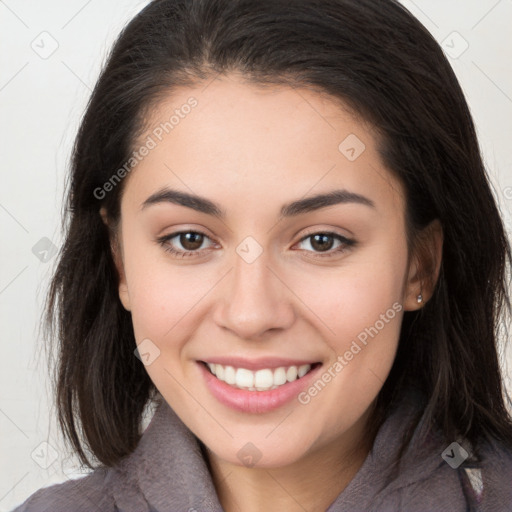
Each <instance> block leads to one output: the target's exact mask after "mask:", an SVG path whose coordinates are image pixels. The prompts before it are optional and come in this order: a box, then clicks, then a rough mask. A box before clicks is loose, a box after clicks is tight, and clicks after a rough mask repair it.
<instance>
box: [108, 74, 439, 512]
mask: <svg viewBox="0 0 512 512" xmlns="http://www.w3.org/2000/svg"><path fill="white" fill-rule="evenodd" d="M206 85H208V86H207V87H205V86H206ZM190 96H194V97H195V98H196V99H197V101H198V105H197V106H196V107H195V108H194V109H193V110H192V111H191V113H190V114H189V115H188V116H185V117H184V119H180V122H179V125H177V126H175V128H174V129H173V130H172V131H171V132H170V133H169V135H167V136H166V137H164V138H163V140H162V141H161V142H159V143H158V145H157V146H156V147H155V148H154V149H152V150H151V151H150V152H149V154H148V155H147V156H146V157H145V158H144V159H143V160H142V161H141V162H140V163H139V164H138V165H137V167H136V169H135V170H134V171H132V172H131V174H130V175H129V177H128V178H127V179H126V183H125V188H124V191H123V195H122V201H121V224H120V228H119V231H118V233H117V239H116V241H117V245H116V244H114V247H115V249H114V258H115V261H116V264H117V267H118V270H119V275H120V285H119V296H120V299H121V301H122V303H123V305H124V307H125V308H126V309H127V310H129V311H131V314H132V318H133V327H134V332H135V337H136V340H137V343H140V342H142V340H144V339H147V338H149V339H150V340H151V342H152V343H154V344H155V345H156V346H157V347H158V349H159V350H160V355H159V356H158V357H157V358H156V359H155V360H154V362H152V363H151V364H150V365H149V366H146V369H147V371H148V374H149V376H150V377H151V379H152V381H153V382H154V383H155V385H156V387H157V388H158V389H159V391H160V392H161V394H162V395H163V397H164V398H165V399H166V401H167V402H168V403H169V404H170V406H171V407H172V408H173V409H174V410H175V411H176V413H177V414H178V416H179V417H180V418H181V419H182V421H183V422H184V423H185V424H186V425H187V426H188V428H190V430H191V431H192V432H193V433H194V434H195V435H196V436H197V437H198V438H199V439H200V440H201V441H202V442H203V443H204V444H205V446H206V447H207V451H208V463H209V465H210V471H211V473H212V477H213V480H214V483H215V486H216V489H217V492H218V495H219V498H220V501H221V504H222V506H223V508H224V509H225V510H226V511H227V512H234V511H237V510H244V511H245V512H251V511H262V510H265V511H267V512H268V511H273V510H279V511H282V510H289V511H295V510H308V511H323V510H325V509H326V508H327V507H328V506H329V505H330V504H331V503H332V502H333V501H334V499H335V498H336V497H337V496H338V494H339V493H340V492H341V491H342V490H343V489H344V488H345V487H346V485H348V483H349V482H350V481H351V480H352V478H353V477H354V475H355V474H356V473H357V471H358V469H359V468H360V467H361V465H362V464H363V462H364V459H365V457H366V456H367V454H368V451H369V449H370V448H371V444H372V441H373V439H369V438H368V436H367V435H366V434H365V428H364V427H365V424H366V421H367V419H368V417H369V414H370V412H371V407H372V405H373V404H374V402H375V398H376V396H377V394H378V393H379V391H380V389H381V388H382V385H383V383H384V381H385V380H386V377H387V375H388V373H389V371H390V369H391V366H392V363H393V360H394V357H395V353H396V349H397V345H398V337H399V332H400V325H401V321H402V316H403V313H404V311H410V310H414V309H417V308H419V307H422V305H423V304H424V303H425V302H426V301H427V300H428V299H429V297H430V295H431V290H432V287H431V285H429V282H432V283H434V282H435V280H436V278H437V272H438V270H439V261H440V254H441V244H442V234H441V232H440V229H439V228H438V227H437V228H435V226H434V228H432V227H431V228H429V230H428V231H426V232H425V239H426V243H427V246H428V247H429V248H430V249H432V250H431V251H427V253H428V254H430V256H429V257H419V256H418V255H416V254H415V253H410V251H409V250H408V247H407V243H406V236H405V217H404V212H405V203H404V192H403V188H402V186H401V184H400V183H399V181H398V180H397V179H396V178H395V177H394V175H393V174H392V173H391V172H390V171H389V170H387V169H386V168H385V167H384V165H383V163H382V161H381V158H380V156H379V154H378V152H377V150H376V145H377V142H376V138H375V136H374V133H373V132H372V130H371V127H370V126H368V125H367V124H365V123H363V122H362V121H361V120H360V119H357V118H355V117H354V116H352V115H351V114H350V113H349V112H348V110H347V109H344V108H342V106H341V105H340V104H339V103H336V102H335V101H333V98H330V97H328V96H326V95H321V94H320V93H318V92H314V91H312V90H309V89H306V88H301V89H294V88H291V87H287V86H279V87H272V88H266V89H262V88H261V87H258V86H256V85H252V84H248V83H244V82H243V80H242V79H241V77H240V76H237V75H229V76H224V77H222V78H221V79H216V80H214V81H211V82H210V83H206V82H205V83H201V84H198V85H197V87H190V88H186V89H179V90H174V91H173V92H172V94H169V96H168V97H167V98H165V99H164V100H163V101H161V102H160V103H159V104H158V105H157V106H156V107H155V109H154V110H153V113H152V115H151V118H148V119H147V127H148V130H147V132H146V133H145V134H143V136H142V137H141V140H140V141H138V143H139V142H141V141H143V140H144V138H145V137H147V136H148V134H151V130H152V129H153V128H154V127H155V126H157V125H158V124H159V123H160V122H162V121H165V120H167V119H169V116H170V115H171V114H172V112H173V110H174V109H175V108H179V107H180V106H181V105H183V104H185V103H186V102H187V99H188V98H189V97H190ZM349 134H356V135H357V137H358V138H359V139H360V140H361V141H363V142H364V144H365V146H366V147H365V150H364V151H363V152H362V153H361V154H360V156H359V157H358V158H356V159H355V160H354V161H349V159H347V157H346V156H345V154H343V153H342V152H340V151H339V150H338V146H339V144H340V142H342V141H343V140H344V139H345V138H346V137H347V136H348V135H349ZM134 147H137V145H136V144H135V146H134ZM162 187H169V188H173V189H176V190H180V191H183V192H188V193H194V194H197V195H200V196H202V197H205V198H208V199H209V200H211V201H213V202H215V203H217V204H218V205H219V207H221V208H222V209H223V210H225V212H226V217H225V218H224V219H222V220H221V219H218V218H215V217H214V216H212V215H208V214H206V213H202V212H197V211H195V210H193V209H191V208H188V207H185V206H181V205H177V204H173V203H170V202H166V203H158V204H153V205H151V206H147V207H145V208H142V204H143V203H144V201H145V200H146V199H147V198H148V197H149V196H151V195H152V194H154V193H155V192H156V191H158V190H160V189H161V188H162ZM337 189H346V190H348V191H350V192H353V193H357V194H360V195H362V196H364V197H366V198H368V199H369V200H371V201H372V202H373V204H374V206H373V207H370V206H368V205H364V204H357V203H346V204H336V205H331V206H329V207H326V208H322V209H319V210H316V211H313V212H308V213H305V214H302V215H297V216H294V217H290V218H281V217H280V215H279V212H280V209H281V207H282V205H284V204H286V203H289V202H291V201H295V200H298V199H301V198H304V197H309V196H312V195H316V194H319V193H325V192H329V191H332V190H337ZM102 214H103V215H104V218H105V220H106V221H107V217H106V213H105V212H104V211H103V212H102ZM181 230H189V231H194V230H196V231H197V230H199V231H200V232H203V233H205V234H206V235H207V237H205V238H204V239H203V243H202V244H200V242H199V243H196V247H199V249H194V248H193V244H190V243H189V244H188V245H187V243H186V240H184V239H183V237H182V238H181V241H180V237H175V238H173V239H172V240H168V241H167V246H169V245H172V246H173V247H174V248H175V249H176V250H180V251H185V250H187V249H188V250H190V247H191V246H192V248H193V250H195V251H196V254H195V255H192V256H187V257H183V258H181V257H176V256H173V255H172V254H170V253H169V252H167V251H166V250H165V248H164V246H162V245H161V244H160V243H159V242H158V241H157V238H158V237H161V236H163V235H169V234H172V233H175V232H177V231H181ZM326 231H327V232H334V233H336V234H338V235H341V236H344V237H346V238H349V239H353V240H355V241H356V243H355V245H352V246H347V247H344V250H343V251H341V252H338V253H335V252H334V251H335V249H336V248H338V247H340V246H341V245H342V244H341V243H340V242H339V241H338V240H337V239H336V238H333V239H330V238H329V239H328V240H327V241H328V242H332V248H329V246H327V250H326V251H323V252H322V248H321V247H320V249H319V248H318V246H315V245H314V240H313V239H312V238H305V237H306V235H313V234H315V233H322V232H326ZM248 236H251V237H253V239H255V240H256V241H257V243H258V244H259V245H260V247H261V249H262V251H263V252H262V253H261V255H260V256H259V257H258V258H257V259H256V260H255V261H253V262H252V263H250V264H249V263H247V262H246V261H245V260H244V259H243V258H242V257H240V256H239V254H238V253H237V252H236V248H237V246H238V245H239V244H240V243H241V242H242V240H244V239H245V238H246V237H248ZM327 245H328V244H327ZM315 247H316V248H315ZM326 253H330V254H332V257H325V256H322V255H325V254H326ZM420 292H421V293H422V295H423V304H418V303H417V301H416V297H417V295H418V294H419V293H420ZM393 304H399V305H401V306H402V308H403V309H402V311H400V312H398V313H397V314H396V315H395V317H394V318H393V319H391V320H389V321H388V322H387V323H385V326H384V328H382V329H381V330H380V331H379V333H378V335H377V336H375V337H374V338H373V339H371V341H370V342H369V343H368V344H367V346H365V347H364V349H363V350H361V351H360V352H359V353H358V354H357V355H356V356H354V358H353V359H352V360H351V361H350V362H348V364H347V365H346V366H345V367H344V369H343V371H341V372H339V373H338V374H337V375H336V377H335V378H333V379H332V380H331V382H329V383H328V385H326V386H325V388H324V389H323V390H322V391H321V392H320V393H319V394H318V395H317V396H316V397H314V399H311V401H310V402H309V403H308V404H307V405H303V404H301V403H299V402H298V401H297V400H292V401H291V402H289V403H287V404H285V405H284V406H282V407H280V408H278V409H277V410H274V411H271V412H267V413H261V414H249V413H243V412H238V411H234V410H232V409H230V408H228V407H227V406H225V405H223V404H221V403H220V402H218V401H217V400H216V398H215V397H213V396H212V395H211V394H210V392H209V390H208V388H207V387H206V385H205V383H204V381H203V379H202V378H201V377H202V376H201V374H200V371H199V368H198V365H197V363H196V361H197V360H208V358H211V357H214V356H219V355H236V356H241V357H246V358H256V357H263V356H274V357H291V358H293V357H295V358H296V357H300V358H301V359H303V360H313V361H319V362H322V364H323V365H325V368H328V367H329V366H330V365H331V364H332V363H333V362H334V361H335V360H336V356H337V355H340V354H341V355H342V354H344V353H345V352H346V351H347V350H348V349H349V347H350V345H351V343H352V341H353V340H354V339H355V338H356V337H357V335H358V334H359V333H361V332H363V331H364V330H365V328H368V327H370V326H373V325H374V324H375V322H376V321H377V320H378V319H379V318H380V315H381V314H384V313H385V312H386V311H387V310H388V309H389V308H391V307H392V305H393ZM248 442H251V443H252V444H254V445H255V446H256V447H257V449H258V450H259V452H260V453H261V459H260V460H259V461H258V463H257V464H256V465H255V466H254V467H246V466H244V465H243V464H242V462H241V460H240V459H239V458H238V456H237V453H238V452H239V450H240V449H241V448H242V447H243V446H244V445H245V444H246V443H248Z"/></svg>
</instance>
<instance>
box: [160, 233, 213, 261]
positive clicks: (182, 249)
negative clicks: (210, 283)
mask: <svg viewBox="0 0 512 512" xmlns="http://www.w3.org/2000/svg"><path fill="white" fill-rule="evenodd" d="M156 242H158V243H159V244H160V245H161V246H162V247H163V248H164V250H165V251H167V252H169V253H171V254H172V255H173V256H177V257H185V256H199V255H200V254H204V253H205V252H206V251H207V250H209V249H211V248H212V247H213V246H214V245H215V244H214V243H213V242H212V240H211V239H210V237H209V236H207V235H205V234H204V233H200V232H198V231H180V232H177V233H171V234H170V235H165V236H163V237H160V238H157V239H156ZM205 242H206V247H203V246H204V245H205ZM208 242H209V243H208Z"/></svg>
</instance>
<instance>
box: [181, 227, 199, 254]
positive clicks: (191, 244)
mask: <svg viewBox="0 0 512 512" xmlns="http://www.w3.org/2000/svg"><path fill="white" fill-rule="evenodd" d="M203 241H204V235H202V234H201V233H195V232H194V231H189V232H188V233H181V234H180V235H179V242H180V244H181V246H182V247H183V249H185V250H186V251H195V250H197V249H199V248H200V247H201V245H203Z"/></svg>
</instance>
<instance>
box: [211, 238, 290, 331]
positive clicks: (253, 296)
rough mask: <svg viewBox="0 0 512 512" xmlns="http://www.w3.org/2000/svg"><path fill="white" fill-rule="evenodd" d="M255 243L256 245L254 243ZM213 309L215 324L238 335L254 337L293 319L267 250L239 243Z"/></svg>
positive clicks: (288, 294)
mask: <svg viewBox="0 0 512 512" xmlns="http://www.w3.org/2000/svg"><path fill="white" fill-rule="evenodd" d="M258 245H259V244H258ZM233 266H234V268H233V271H232V272H230V274H229V276H228V279H227V283H226V285H225V288H224V291H223V292H222V293H223V297H222V300H221V301H219V302H220V306H219V308H220V309H218V311H217V322H218V324H219V325H221V326H223V327H225V328H228V329H230V330H232V331H233V332H235V333H236V334H237V336H239V337H241V338H254V337H258V336H260V335H262V334H264V333H265V332H266V331H267V330H269V329H279V328H281V329H283V328H286V327H288V326H289V325H290V324H291V323H292V322H293V317H294V313H293V307H292V304H291V302H290V300H291V294H290V293H287V290H286V287H285V286H284V285H283V284H282V283H281V281H280V280H279V279H278V278H277V277H276V276H275V275H274V272H275V270H273V269H272V267H273V265H272V261H271V258H270V257H269V253H268V252H267V251H263V248H261V246H260V249H258V248H257V247H256V246H255V245H254V244H253V245H252V246H251V241H249V242H248V244H247V245H244V243H241V244H240V245H239V247H238V248H237V252H236V254H235V256H234V259H233Z"/></svg>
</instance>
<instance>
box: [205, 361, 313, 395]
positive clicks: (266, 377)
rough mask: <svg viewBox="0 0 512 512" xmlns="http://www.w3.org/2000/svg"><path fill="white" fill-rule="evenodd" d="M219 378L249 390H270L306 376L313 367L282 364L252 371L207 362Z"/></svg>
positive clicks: (231, 384) (309, 365)
mask: <svg viewBox="0 0 512 512" xmlns="http://www.w3.org/2000/svg"><path fill="white" fill-rule="evenodd" d="M206 365H207V366H208V368H209V370H210V372H211V373H212V374H213V375H215V376H216V377H217V379H219V380H221V381H222V382H225V383H226V384H229V385H230V386H233V387H236V388H238V389H245V390H248V391H269V390H271V389H277V388H278V387H280V386H283V385H284V384H286V383H287V382H293V381H295V380H297V379H300V378H301V377H304V375H306V374H307V373H308V372H309V371H310V370H311V368H312V365H311V364H303V365H300V366H288V367H284V366H281V367H279V368H275V369H271V368H263V369H261V370H257V371H252V370H248V369H247V368H234V367H233V366H224V365H221V364H212V363H206Z"/></svg>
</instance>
